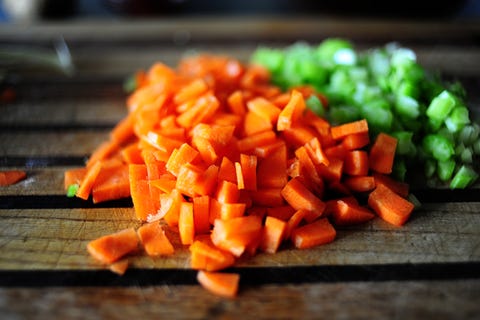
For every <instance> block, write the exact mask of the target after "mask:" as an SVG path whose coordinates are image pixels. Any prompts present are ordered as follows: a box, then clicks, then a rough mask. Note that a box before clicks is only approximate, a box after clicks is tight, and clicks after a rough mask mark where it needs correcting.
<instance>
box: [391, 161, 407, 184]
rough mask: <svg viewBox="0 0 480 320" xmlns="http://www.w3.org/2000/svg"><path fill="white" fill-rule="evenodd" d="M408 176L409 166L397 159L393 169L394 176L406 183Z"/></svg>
mask: <svg viewBox="0 0 480 320" xmlns="http://www.w3.org/2000/svg"><path fill="white" fill-rule="evenodd" d="M406 174H407V164H406V163H405V160H403V159H399V158H396V159H395V162H394V164H393V168H392V175H393V176H394V177H395V178H396V179H398V180H399V181H404V180H405V176H406Z"/></svg>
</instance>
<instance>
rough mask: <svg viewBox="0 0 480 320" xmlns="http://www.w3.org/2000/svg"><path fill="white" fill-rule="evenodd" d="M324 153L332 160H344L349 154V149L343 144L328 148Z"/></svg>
mask: <svg viewBox="0 0 480 320" xmlns="http://www.w3.org/2000/svg"><path fill="white" fill-rule="evenodd" d="M324 151H325V155H326V156H327V158H328V159H330V160H331V159H333V158H336V159H340V160H343V159H344V158H345V155H346V154H347V152H348V150H347V148H345V146H344V145H343V144H341V143H340V144H337V145H332V146H330V147H327V148H325V150H324Z"/></svg>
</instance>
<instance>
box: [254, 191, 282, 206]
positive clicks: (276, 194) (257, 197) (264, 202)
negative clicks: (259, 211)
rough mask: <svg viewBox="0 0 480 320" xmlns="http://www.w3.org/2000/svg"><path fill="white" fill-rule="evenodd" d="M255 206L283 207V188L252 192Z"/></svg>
mask: <svg viewBox="0 0 480 320" xmlns="http://www.w3.org/2000/svg"><path fill="white" fill-rule="evenodd" d="M250 196H251V198H252V201H253V204H255V205H258V206H265V207H278V206H283V205H284V204H285V201H284V200H283V195H282V188H264V189H257V190H255V191H251V192H250Z"/></svg>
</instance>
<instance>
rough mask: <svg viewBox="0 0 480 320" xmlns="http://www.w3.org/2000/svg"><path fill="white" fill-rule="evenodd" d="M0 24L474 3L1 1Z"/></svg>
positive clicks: (438, 10)
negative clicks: (51, 20)
mask: <svg viewBox="0 0 480 320" xmlns="http://www.w3.org/2000/svg"><path fill="white" fill-rule="evenodd" d="M0 4H1V6H0V21H3V22H9V21H22V20H23V21H34V20H47V19H48V20H50V19H72V18H74V19H81V18H100V19H101V18H105V19H112V18H113V19H115V18H122V17H146V16H147V17H162V16H192V15H196V16H201V15H209V16H211V15H222V16H228V15H289V16H294V15H319V16H321V15H325V16H342V17H364V18H403V19H419V18H422V19H477V18H479V17H480V1H479V0H437V1H434V2H432V1H421V0H398V1H395V0H393V1H376V0H319V1H309V0H254V1H251V0H243V1H238V0H237V1H219V0H0Z"/></svg>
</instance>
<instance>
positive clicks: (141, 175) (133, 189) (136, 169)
mask: <svg viewBox="0 0 480 320" xmlns="http://www.w3.org/2000/svg"><path fill="white" fill-rule="evenodd" d="M128 178H129V182H130V195H131V197H132V201H133V207H134V208H135V215H136V217H137V219H139V220H142V221H146V220H147V217H148V215H150V214H155V213H156V210H155V206H154V204H153V201H152V199H151V198H150V186H149V184H148V181H147V166H146V165H142V164H130V165H129V166H128Z"/></svg>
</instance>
